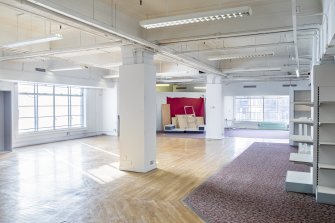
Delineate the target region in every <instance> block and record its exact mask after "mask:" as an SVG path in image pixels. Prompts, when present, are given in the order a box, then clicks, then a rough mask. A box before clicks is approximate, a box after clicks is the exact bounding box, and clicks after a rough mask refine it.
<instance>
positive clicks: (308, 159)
mask: <svg viewBox="0 0 335 223" xmlns="http://www.w3.org/2000/svg"><path fill="white" fill-rule="evenodd" d="M290 161H291V162H295V163H300V164H305V165H308V166H313V155H312V154H304V153H291V154H290Z"/></svg>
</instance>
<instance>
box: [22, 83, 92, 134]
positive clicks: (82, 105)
mask: <svg viewBox="0 0 335 223" xmlns="http://www.w3.org/2000/svg"><path fill="white" fill-rule="evenodd" d="M20 85H30V86H33V89H34V92H20ZM40 86H41V87H46V86H47V87H52V93H51V91H49V92H47V93H45V92H44V93H39V92H38V89H39V87H40ZM57 88H66V89H67V94H56V90H57ZM23 89H24V88H23ZM26 89H29V88H26ZM71 89H80V94H75V96H76V97H80V104H79V105H77V106H78V107H80V110H81V112H80V115H76V117H80V124H79V125H75V126H73V125H72V124H71V120H70V119H71V117H72V114H71V97H72V95H71ZM85 92H86V90H85V89H84V88H81V87H72V86H66V85H53V84H41V83H18V88H17V99H18V102H17V111H18V114H17V132H18V134H32V133H44V132H50V131H52V132H55V131H70V130H80V129H86V128H87V126H86V113H85V110H86V104H85V101H86V94H85ZM20 95H32V96H33V98H34V99H33V101H34V103H33V105H32V106H27V105H24V106H20ZM41 96H51V97H52V102H51V103H50V105H45V106H44V105H43V106H39V100H41V99H40V97H41ZM56 96H65V97H66V99H65V100H67V104H66V105H59V106H57V105H56ZM21 107H30V108H32V109H33V112H34V115H33V116H34V117H29V118H30V119H33V120H34V128H29V129H23V128H22V129H21V128H20V120H22V119H25V118H28V117H23V116H21V117H20V108H21ZM44 107H45V108H51V110H52V115H51V116H45V115H44V116H40V115H39V112H40V111H39V110H40V109H41V108H44ZM57 107H63V109H64V108H65V109H66V110H67V115H61V116H57V115H56V109H57ZM59 117H67V124H66V125H62V126H57V125H56V119H57V118H59ZM43 118H51V119H52V125H51V126H47V127H45V126H43V127H40V125H39V124H40V123H39V122H40V121H41V120H40V119H43Z"/></svg>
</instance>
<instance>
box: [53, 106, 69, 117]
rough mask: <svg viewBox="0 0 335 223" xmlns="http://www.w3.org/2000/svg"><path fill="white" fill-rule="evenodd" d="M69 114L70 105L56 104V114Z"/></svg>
mask: <svg viewBox="0 0 335 223" xmlns="http://www.w3.org/2000/svg"><path fill="white" fill-rule="evenodd" d="M67 115H69V108H68V106H56V108H55V116H56V117H57V116H67Z"/></svg>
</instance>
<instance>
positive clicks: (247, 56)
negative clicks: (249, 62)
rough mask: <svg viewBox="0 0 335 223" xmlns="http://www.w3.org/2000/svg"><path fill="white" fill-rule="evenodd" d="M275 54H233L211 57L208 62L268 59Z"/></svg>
mask: <svg viewBox="0 0 335 223" xmlns="http://www.w3.org/2000/svg"><path fill="white" fill-rule="evenodd" d="M274 55H275V54H274V52H260V53H253V54H231V55H221V56H213V57H209V58H208V60H234V59H250V58H256V57H268V56H274Z"/></svg>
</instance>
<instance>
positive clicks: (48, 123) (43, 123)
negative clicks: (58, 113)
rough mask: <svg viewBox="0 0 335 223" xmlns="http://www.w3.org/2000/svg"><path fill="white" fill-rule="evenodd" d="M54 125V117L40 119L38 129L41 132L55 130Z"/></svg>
mask: <svg viewBox="0 0 335 223" xmlns="http://www.w3.org/2000/svg"><path fill="white" fill-rule="evenodd" d="M53 125H54V120H53V117H42V118H38V129H39V130H49V129H53Z"/></svg>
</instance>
